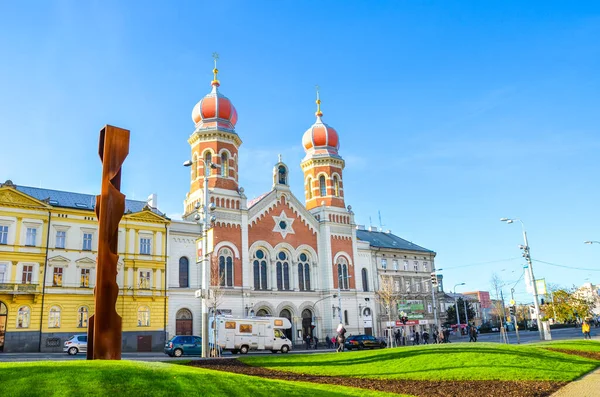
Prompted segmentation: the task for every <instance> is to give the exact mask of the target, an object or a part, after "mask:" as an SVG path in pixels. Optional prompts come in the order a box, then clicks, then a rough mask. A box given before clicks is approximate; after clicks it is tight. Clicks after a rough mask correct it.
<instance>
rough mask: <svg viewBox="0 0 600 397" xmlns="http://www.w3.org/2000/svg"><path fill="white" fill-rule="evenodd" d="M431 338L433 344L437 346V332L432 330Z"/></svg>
mask: <svg viewBox="0 0 600 397" xmlns="http://www.w3.org/2000/svg"><path fill="white" fill-rule="evenodd" d="M431 336H432V338H433V344H434V345H437V343H438V331H437V329H435V328H434V329H433V331H431Z"/></svg>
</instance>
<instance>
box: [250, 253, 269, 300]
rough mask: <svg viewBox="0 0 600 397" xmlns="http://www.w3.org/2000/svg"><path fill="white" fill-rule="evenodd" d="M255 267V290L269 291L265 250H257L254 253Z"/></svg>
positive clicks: (253, 262) (253, 263)
mask: <svg viewBox="0 0 600 397" xmlns="http://www.w3.org/2000/svg"><path fill="white" fill-rule="evenodd" d="M252 265H253V267H254V289H256V290H260V289H262V290H266V289H267V260H266V258H265V252H264V251H263V250H260V249H259V250H257V251H256V252H255V253H254V260H253V261H252Z"/></svg>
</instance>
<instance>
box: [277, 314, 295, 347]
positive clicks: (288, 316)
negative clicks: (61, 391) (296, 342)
mask: <svg viewBox="0 0 600 397" xmlns="http://www.w3.org/2000/svg"><path fill="white" fill-rule="evenodd" d="M279 317H285V318H287V319H288V320H290V323H291V322H292V313H290V311H289V310H288V309H283V310H282V311H281V313H279ZM283 332H284V333H285V336H286V337H287V338H288V339H289V340H293V339H292V329H291V328H288V329H285V330H283Z"/></svg>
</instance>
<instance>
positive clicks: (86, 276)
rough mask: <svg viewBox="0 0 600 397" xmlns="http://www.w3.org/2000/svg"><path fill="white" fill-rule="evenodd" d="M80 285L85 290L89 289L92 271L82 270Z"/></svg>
mask: <svg viewBox="0 0 600 397" xmlns="http://www.w3.org/2000/svg"><path fill="white" fill-rule="evenodd" d="M80 285H81V286H82V287H83V288H89V286H90V269H81V280H80Z"/></svg>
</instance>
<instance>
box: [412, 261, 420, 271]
mask: <svg viewBox="0 0 600 397" xmlns="http://www.w3.org/2000/svg"><path fill="white" fill-rule="evenodd" d="M413 264H414V266H415V272H418V271H419V262H417V261H414V262H413Z"/></svg>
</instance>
